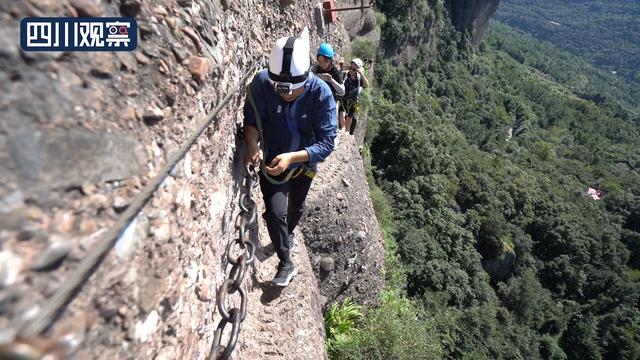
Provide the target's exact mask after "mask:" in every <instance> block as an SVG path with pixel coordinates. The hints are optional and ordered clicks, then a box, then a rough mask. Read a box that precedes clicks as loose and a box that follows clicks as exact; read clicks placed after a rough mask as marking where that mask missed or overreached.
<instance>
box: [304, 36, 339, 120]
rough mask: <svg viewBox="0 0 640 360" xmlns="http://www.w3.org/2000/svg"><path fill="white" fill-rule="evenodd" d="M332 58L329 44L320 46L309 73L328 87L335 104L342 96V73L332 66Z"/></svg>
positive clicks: (332, 53)
mask: <svg viewBox="0 0 640 360" xmlns="http://www.w3.org/2000/svg"><path fill="white" fill-rule="evenodd" d="M334 57H335V51H333V47H332V46H331V44H328V43H322V44H320V46H319V47H318V51H317V53H316V61H317V63H316V64H315V65H313V66H312V67H311V71H312V72H313V73H314V74H316V75H317V76H318V77H319V78H321V79H322V80H324V81H325V82H326V83H327V85H329V88H330V89H331V93H332V94H333V99H334V100H335V101H336V102H337V101H338V98H339V97H340V96H342V95H344V85H343V82H344V78H343V76H342V71H340V69H339V68H338V67H337V66H335V65H334V64H333V59H334ZM344 125H345V124H340V128H343V127H344Z"/></svg>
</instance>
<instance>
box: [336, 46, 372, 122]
mask: <svg viewBox="0 0 640 360" xmlns="http://www.w3.org/2000/svg"><path fill="white" fill-rule="evenodd" d="M362 68H363V63H362V60H360V59H359V58H355V59H353V60H351V64H350V65H349V72H348V73H347V77H346V79H345V80H344V88H345V91H344V96H343V97H342V100H341V103H342V104H341V106H340V112H341V114H340V117H341V118H342V117H343V116H344V114H345V113H346V122H345V126H346V129H348V130H349V133H350V134H351V135H353V134H354V132H355V130H356V126H357V124H358V119H357V118H356V116H357V115H358V98H359V97H360V93H361V92H362V89H366V88H368V87H369V80H367V77H366V76H364V74H363V73H362Z"/></svg>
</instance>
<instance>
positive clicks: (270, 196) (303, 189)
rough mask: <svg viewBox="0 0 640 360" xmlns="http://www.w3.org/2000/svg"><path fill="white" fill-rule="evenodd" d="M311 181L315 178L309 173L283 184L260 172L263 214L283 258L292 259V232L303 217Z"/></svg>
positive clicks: (285, 259)
mask: <svg viewBox="0 0 640 360" xmlns="http://www.w3.org/2000/svg"><path fill="white" fill-rule="evenodd" d="M311 181H313V179H311V178H309V177H308V176H305V175H300V176H298V177H296V178H295V179H291V180H289V181H288V182H286V183H284V184H282V185H273V184H272V183H270V182H269V181H268V180H267V179H266V178H265V177H264V175H262V172H260V189H261V190H262V196H263V198H264V204H265V208H266V211H265V212H264V214H263V215H262V216H263V218H264V219H265V221H266V222H267V230H269V236H270V237H271V243H272V244H273V247H274V248H275V250H276V253H277V254H278V258H280V261H283V262H286V263H291V259H290V258H289V250H290V249H289V234H293V230H294V229H295V228H296V226H297V225H298V222H299V221H300V218H301V217H302V211H303V208H304V201H305V199H306V198H307V193H308V192H309V188H310V187H311Z"/></svg>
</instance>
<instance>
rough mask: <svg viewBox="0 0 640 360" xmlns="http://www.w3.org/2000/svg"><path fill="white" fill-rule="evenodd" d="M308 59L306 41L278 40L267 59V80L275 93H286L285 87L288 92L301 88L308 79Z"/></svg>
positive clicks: (289, 38) (291, 38)
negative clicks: (273, 87)
mask: <svg viewBox="0 0 640 360" xmlns="http://www.w3.org/2000/svg"><path fill="white" fill-rule="evenodd" d="M310 59H311V58H310V56H309V42H308V41H304V39H298V38H295V37H283V38H280V39H278V40H277V41H276V43H275V44H274V45H273V48H272V49H271V57H270V58H269V79H271V82H272V83H273V84H274V85H275V87H276V92H279V93H283V92H287V91H284V90H283V89H284V88H285V87H286V88H287V89H288V90H289V91H288V92H290V91H291V90H295V89H298V88H300V87H302V86H303V85H304V84H305V82H306V80H307V78H308V77H309V67H310V66H311V60H310ZM279 88H281V89H280V90H282V91H279Z"/></svg>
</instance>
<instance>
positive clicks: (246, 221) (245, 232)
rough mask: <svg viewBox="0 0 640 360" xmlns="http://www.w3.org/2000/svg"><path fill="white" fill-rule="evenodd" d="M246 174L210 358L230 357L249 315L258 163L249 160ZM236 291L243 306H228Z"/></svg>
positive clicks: (254, 257) (222, 287) (221, 287)
mask: <svg viewBox="0 0 640 360" xmlns="http://www.w3.org/2000/svg"><path fill="white" fill-rule="evenodd" d="M245 170H246V174H245V177H244V180H243V181H242V189H241V191H242V193H241V194H240V200H239V206H240V212H239V213H238V215H237V216H236V221H235V228H236V230H237V231H238V237H237V238H236V240H235V241H229V245H228V246H227V260H228V262H229V263H230V264H233V266H232V267H231V271H229V277H228V278H227V279H226V280H225V281H223V282H222V285H220V288H219V289H218V294H217V295H216V301H217V303H218V312H219V313H220V316H221V317H222V318H221V319H220V321H219V322H218V328H217V329H216V332H215V335H214V337H213V344H212V345H211V351H210V353H209V357H208V360H219V359H224V360H226V359H229V357H230V356H231V353H233V350H234V349H235V347H236V343H237V341H238V335H239V333H240V324H241V323H242V322H243V321H244V319H245V318H246V316H247V292H246V290H245V289H244V288H243V287H242V282H243V281H244V275H245V274H246V270H247V268H248V267H249V265H251V263H253V262H254V261H255V259H256V245H255V244H254V243H253V241H252V240H251V239H250V236H249V233H250V230H249V227H251V226H253V225H255V224H256V220H257V217H258V216H257V206H256V201H255V200H254V199H253V195H252V192H251V190H252V189H253V188H254V187H256V186H257V185H258V173H257V171H256V165H255V164H249V165H247V166H246V168H245ZM234 244H236V245H237V246H238V248H239V249H240V251H241V254H240V255H238V256H237V257H236V258H234V255H233V252H232V248H233V247H234V246H233V245H234ZM235 293H239V294H240V308H238V307H234V308H232V309H231V310H228V309H227V303H226V299H227V295H232V294H235ZM228 324H231V333H230V334H229V340H228V341H227V345H222V333H223V332H224V330H225V328H226V327H227V325H228Z"/></svg>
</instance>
